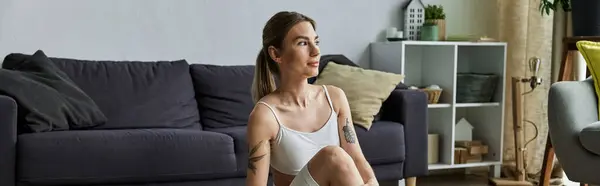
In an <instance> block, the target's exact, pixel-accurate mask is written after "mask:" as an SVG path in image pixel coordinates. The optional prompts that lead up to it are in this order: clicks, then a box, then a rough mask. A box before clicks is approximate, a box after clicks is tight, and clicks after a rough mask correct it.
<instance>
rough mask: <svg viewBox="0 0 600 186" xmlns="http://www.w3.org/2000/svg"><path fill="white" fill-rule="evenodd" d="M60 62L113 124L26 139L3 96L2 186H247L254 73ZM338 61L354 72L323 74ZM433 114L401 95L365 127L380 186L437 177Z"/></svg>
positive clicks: (409, 94) (175, 64)
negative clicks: (433, 172)
mask: <svg viewBox="0 0 600 186" xmlns="http://www.w3.org/2000/svg"><path fill="white" fill-rule="evenodd" d="M50 59H52V61H53V62H54V63H55V64H56V65H57V66H58V67H59V68H60V69H61V70H62V71H64V72H65V73H66V74H68V76H69V77H70V78H71V79H72V80H73V81H74V82H75V83H76V84H77V85H78V86H79V87H80V88H81V89H82V90H83V91H84V92H85V93H86V94H88V95H89V96H90V97H91V98H92V99H93V100H94V102H96V104H97V105H98V106H99V108H100V109H101V110H102V112H103V113H104V114H105V115H106V117H107V118H108V122H106V123H105V124H103V125H101V126H97V127H94V128H91V129H85V130H63V131H51V132H40V133H23V132H22V131H19V130H18V129H17V128H18V125H19V124H20V123H18V122H17V117H18V115H17V114H18V113H17V110H18V109H19V108H18V107H19V106H18V103H17V102H16V101H15V100H14V99H12V98H11V97H10V96H5V95H1V94H0V152H2V153H0V185H1V186H11V185H174V186H184V185H185V186H187V185H193V186H201V185H220V186H221V185H222V186H227V185H232V186H233V185H244V182H245V178H244V177H245V175H246V173H245V171H246V162H247V153H248V149H247V146H246V138H245V136H246V134H245V133H246V126H245V125H246V121H247V117H248V115H249V113H250V111H251V109H252V107H253V103H252V99H251V95H250V86H251V82H252V74H253V73H254V69H253V68H254V67H253V66H252V65H248V66H217V65H206V64H191V65H190V64H188V63H187V62H186V61H185V60H179V61H168V62H167V61H162V62H136V61H118V62H117V61H91V60H76V59H67V58H50ZM336 60H337V61H340V63H343V64H350V65H352V64H351V62H347V61H349V60H347V58H345V57H343V56H341V55H328V56H323V60H322V61H323V63H322V65H323V66H324V65H326V62H328V61H336ZM337 61H336V62H337ZM321 69H322V68H321ZM310 81H311V82H312V81H314V79H312V80H310ZM0 86H2V85H0ZM357 86H359V85H357ZM426 114H427V101H426V95H425V94H424V93H421V92H418V91H412V90H406V89H404V88H403V87H401V86H399V87H398V88H397V89H396V90H394V91H393V92H392V94H391V96H390V97H389V99H387V100H386V101H385V103H384V105H383V107H382V111H381V112H380V114H379V115H378V117H377V121H376V122H375V123H374V124H373V127H372V129H371V130H370V131H366V130H365V129H364V128H361V127H358V126H357V127H356V130H357V135H358V137H359V141H360V143H361V145H362V147H363V151H364V154H365V156H366V158H367V160H368V161H369V162H370V163H371V164H372V167H373V168H374V170H375V173H376V175H377V178H378V179H379V180H400V179H403V178H406V177H414V176H422V175H426V174H427V161H426V157H427V142H426V141H427V137H426V136H427V121H426V120H427V119H426V118H427V117H426Z"/></svg>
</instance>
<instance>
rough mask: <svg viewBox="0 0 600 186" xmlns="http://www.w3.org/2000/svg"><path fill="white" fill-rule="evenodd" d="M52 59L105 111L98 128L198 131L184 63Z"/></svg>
mask: <svg viewBox="0 0 600 186" xmlns="http://www.w3.org/2000/svg"><path fill="white" fill-rule="evenodd" d="M51 60H52V61H54V62H55V63H56V64H57V65H58V67H59V68H60V69H62V70H63V71H64V72H65V73H66V74H67V75H68V76H70V78H71V79H72V80H73V81H74V82H75V83H76V84H77V85H78V86H79V87H80V88H81V89H82V90H83V91H84V92H86V93H87V94H88V95H89V96H90V97H91V98H92V99H93V100H94V101H95V102H96V104H98V106H99V107H100V109H101V110H102V112H104V114H105V115H106V117H107V118H108V121H107V123H106V124H105V125H103V126H101V127H99V128H200V123H199V120H200V118H199V114H198V109H197V105H196V100H195V98H194V89H193V85H192V78H191V76H190V73H189V65H188V63H187V62H186V61H185V60H177V61H154V62H149V61H146V62H143V61H91V60H78V59H66V58H51Z"/></svg>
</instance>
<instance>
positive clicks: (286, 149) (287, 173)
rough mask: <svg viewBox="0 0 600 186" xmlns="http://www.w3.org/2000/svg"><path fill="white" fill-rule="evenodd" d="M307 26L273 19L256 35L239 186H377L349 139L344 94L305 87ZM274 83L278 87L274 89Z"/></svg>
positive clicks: (311, 30) (310, 60)
mask: <svg viewBox="0 0 600 186" xmlns="http://www.w3.org/2000/svg"><path fill="white" fill-rule="evenodd" d="M314 26H315V22H314V21H313V20H312V19H311V18H309V17H307V16H304V15H302V14H299V13H296V12H279V13H277V14H275V15H274V16H273V17H272V18H271V19H270V20H269V21H268V22H267V24H266V25H265V27H264V29H263V48H262V49H261V51H260V52H259V54H258V57H257V59H256V71H255V75H254V83H253V86H252V92H253V97H254V100H255V101H256V102H257V104H256V105H255V107H254V109H253V110H252V113H251V114H250V117H249V121H248V145H249V158H248V171H247V172H248V173H247V185H255V186H259V185H260V186H264V185H266V184H267V179H268V174H269V170H270V169H269V167H272V168H273V170H272V173H273V178H274V182H275V185H277V186H287V185H292V186H296V185H308V186H316V185H318V186H328V185H332V186H336V185H340V186H342V185H343V186H355V185H356V186H358V185H378V183H377V180H376V179H375V174H374V173H373V170H372V168H371V167H370V165H369V163H368V162H367V161H366V159H365V157H364V155H363V153H362V151H361V149H360V145H359V143H358V140H357V139H356V135H355V131H354V127H353V124H352V120H351V116H350V107H349V105H348V101H347V99H346V96H345V94H344V92H343V91H342V90H341V89H339V88H337V87H335V86H331V85H327V86H319V85H311V84H308V83H307V79H308V78H310V77H314V76H316V75H317V74H318V73H319V59H320V53H319V47H318V44H319V41H318V40H319V38H318V36H317V34H316V33H315V27H314ZM275 80H277V82H278V84H279V86H278V87H275Z"/></svg>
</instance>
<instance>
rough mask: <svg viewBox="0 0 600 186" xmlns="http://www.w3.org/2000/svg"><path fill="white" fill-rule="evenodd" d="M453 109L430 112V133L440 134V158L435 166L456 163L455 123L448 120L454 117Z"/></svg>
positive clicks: (439, 109)
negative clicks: (454, 152) (454, 151)
mask: <svg viewBox="0 0 600 186" xmlns="http://www.w3.org/2000/svg"><path fill="white" fill-rule="evenodd" d="M453 114H454V113H453V109H452V107H446V108H438V109H429V110H428V121H429V123H428V124H427V125H428V130H429V131H428V133H429V134H438V135H439V137H438V139H439V141H438V148H439V149H438V157H439V161H438V162H436V163H435V164H452V163H453V161H454V154H453V153H448V152H452V151H453V150H454V149H453V148H454V140H453V136H454V135H453V123H452V120H449V119H448V118H452V117H453Z"/></svg>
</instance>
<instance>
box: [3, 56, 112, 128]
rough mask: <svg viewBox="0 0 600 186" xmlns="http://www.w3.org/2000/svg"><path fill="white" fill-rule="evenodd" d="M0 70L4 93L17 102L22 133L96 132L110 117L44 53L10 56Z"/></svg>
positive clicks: (5, 59)
mask: <svg viewBox="0 0 600 186" xmlns="http://www.w3.org/2000/svg"><path fill="white" fill-rule="evenodd" d="M2 68H3V69H0V85H1V86H0V92H1V94H5V95H8V96H10V97H12V98H13V99H15V100H16V102H17V103H18V108H19V118H18V120H19V121H18V123H19V127H18V128H19V133H23V132H25V133H27V132H48V131H58V130H68V129H85V128H92V127H96V126H99V125H102V124H104V123H106V120H107V118H106V116H105V115H104V113H102V111H101V110H100V108H99V107H98V105H96V103H95V102H94V100H92V99H91V98H90V97H89V96H88V95H87V94H85V93H84V92H83V91H82V90H81V89H80V88H79V87H78V86H77V85H76V84H75V83H74V82H73V81H72V80H71V79H70V78H69V77H68V76H67V75H66V74H65V73H64V72H63V71H62V70H60V69H58V68H57V67H56V65H55V64H54V63H53V62H52V61H51V60H50V59H48V57H47V56H46V54H44V52H43V51H42V50H37V51H36V52H35V53H34V54H33V55H25V54H19V53H13V54H9V55H7V56H6V58H4V62H3V63H2Z"/></svg>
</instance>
